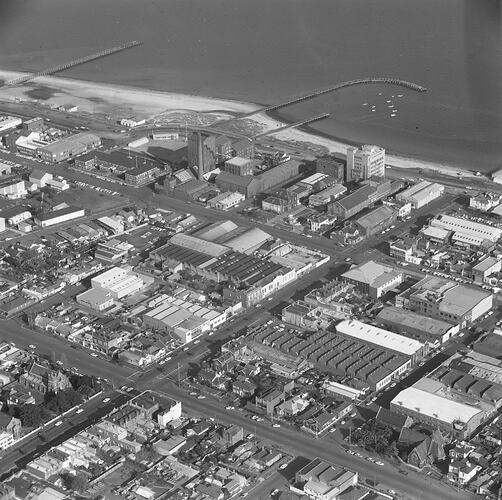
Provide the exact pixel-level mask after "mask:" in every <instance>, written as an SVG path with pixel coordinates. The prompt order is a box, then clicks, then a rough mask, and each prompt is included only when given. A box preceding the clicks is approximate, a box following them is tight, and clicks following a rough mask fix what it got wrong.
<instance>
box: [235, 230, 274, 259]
mask: <svg viewBox="0 0 502 500" xmlns="http://www.w3.org/2000/svg"><path fill="white" fill-rule="evenodd" d="M271 238H272V237H271V236H270V234H268V233H266V232H265V231H262V230H261V229H260V228H258V227H253V228H252V229H249V230H248V231H246V232H245V233H243V234H240V235H239V236H236V237H235V238H232V239H231V240H229V241H226V242H225V245H226V246H228V247H230V248H231V249H232V250H235V251H236V252H243V253H247V252H248V251H250V250H254V249H256V248H258V247H259V246H261V245H263V243H265V242H266V241H268V240H270V239H271Z"/></svg>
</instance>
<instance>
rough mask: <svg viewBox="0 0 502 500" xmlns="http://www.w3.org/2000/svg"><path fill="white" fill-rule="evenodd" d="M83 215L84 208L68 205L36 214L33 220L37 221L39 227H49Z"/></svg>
mask: <svg viewBox="0 0 502 500" xmlns="http://www.w3.org/2000/svg"><path fill="white" fill-rule="evenodd" d="M84 215H85V210H84V209H83V208H78V207H71V206H70V207H66V208H61V209H60V210H54V211H53V212H47V213H45V214H40V215H37V216H36V218H35V222H37V223H38V224H39V225H40V226H41V227H49V226H54V225H55V224H60V223H62V222H67V221H70V220H73V219H78V218H79V217H83V216H84Z"/></svg>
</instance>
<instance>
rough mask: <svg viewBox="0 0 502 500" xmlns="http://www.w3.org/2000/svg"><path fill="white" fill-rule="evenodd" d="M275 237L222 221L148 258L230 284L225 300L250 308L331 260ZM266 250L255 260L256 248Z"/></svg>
mask: <svg viewBox="0 0 502 500" xmlns="http://www.w3.org/2000/svg"><path fill="white" fill-rule="evenodd" d="M274 243H275V242H274V240H273V238H272V237H271V236H270V235H268V234H267V233H265V232H264V231H262V230H261V229H258V228H252V229H245V228H241V227H238V226H236V225H235V224H233V223H232V222H230V221H223V222H218V223H215V224H212V225H210V226H209V227H207V228H204V229H202V230H200V231H199V232H198V233H196V234H195V235H187V234H176V235H175V236H173V237H172V238H171V240H170V242H169V243H167V244H166V245H164V246H162V247H160V248H158V249H156V250H154V251H153V252H151V253H150V258H151V259H152V260H153V262H154V263H155V264H157V265H159V264H160V265H161V266H162V268H163V269H165V270H166V269H168V270H170V271H171V272H179V271H181V270H183V269H188V270H192V271H194V272H196V273H197V274H199V275H200V276H203V277H204V278H206V279H210V280H212V281H216V282H218V283H221V282H226V283H227V285H228V287H227V288H225V289H224V297H225V298H226V299H228V300H231V301H234V302H239V301H240V302H242V304H243V305H244V306H249V305H252V304H256V303H258V302H260V301H261V300H262V299H263V298H264V297H267V296H269V295H271V294H272V293H274V292H275V291H276V290H278V289H280V288H282V287H283V286H285V285H287V284H288V283H291V282H292V281H294V280H295V279H296V278H297V277H298V276H301V275H302V274H304V273H305V272H308V271H310V270H312V269H314V268H316V267H318V266H320V265H322V264H324V263H326V262H328V261H329V257H328V256H326V255H324V254H321V253H319V252H315V251H311V250H308V249H306V248H303V247H301V248H299V247H295V246H292V245H289V244H287V243H278V244H275V245H274ZM262 248H264V249H265V251H264V252H262V253H261V255H260V256H257V255H254V253H255V252H256V251H257V250H258V249H262Z"/></svg>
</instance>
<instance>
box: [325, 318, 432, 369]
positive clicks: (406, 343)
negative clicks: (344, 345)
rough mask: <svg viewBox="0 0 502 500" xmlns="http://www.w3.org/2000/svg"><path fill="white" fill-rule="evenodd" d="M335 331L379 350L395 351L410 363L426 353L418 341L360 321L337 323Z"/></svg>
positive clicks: (418, 359)
mask: <svg viewBox="0 0 502 500" xmlns="http://www.w3.org/2000/svg"><path fill="white" fill-rule="evenodd" d="M335 329H336V332H337V333H338V334H339V335H345V336H346V337H350V338H351V339H352V338H354V339H357V340H358V341H360V342H365V343H367V344H371V345H373V346H376V347H378V348H381V349H386V350H389V351H395V352H396V353H398V354H400V355H402V356H406V357H408V358H409V359H410V360H411V362H412V363H416V362H418V361H420V360H421V359H422V358H423V357H424V356H425V355H426V354H427V351H428V348H427V346H426V345H425V344H424V343H422V342H419V341H418V340H415V339H412V338H409V337H405V336H404V335H399V334H397V333H393V332H390V331H389V330H384V329H383V328H378V327H376V326H373V325H368V324H366V323H362V322H361V321H356V320H344V321H341V322H340V323H338V324H337V325H336V326H335Z"/></svg>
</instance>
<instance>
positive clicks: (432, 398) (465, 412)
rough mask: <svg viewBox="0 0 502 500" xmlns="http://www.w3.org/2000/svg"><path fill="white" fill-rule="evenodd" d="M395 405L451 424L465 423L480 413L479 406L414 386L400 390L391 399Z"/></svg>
mask: <svg viewBox="0 0 502 500" xmlns="http://www.w3.org/2000/svg"><path fill="white" fill-rule="evenodd" d="M391 403H392V404H394V405H396V407H398V406H399V407H401V408H407V409H410V410H413V411H418V412H419V413H421V414H422V415H426V416H428V417H432V418H436V419H438V420H440V421H442V422H446V423H448V424H453V422H455V421H460V422H464V423H467V422H469V420H471V419H472V418H473V417H475V416H476V415H478V414H479V413H481V410H480V409H479V408H475V407H473V406H470V405H466V404H463V403H459V402H457V401H453V400H451V399H448V398H445V397H442V396H438V395H437V394H431V393H430V392H426V391H422V390H421V389H417V388H416V387H408V388H406V389H404V390H403V391H401V392H400V393H399V394H398V395H397V396H396V397H395V398H394V399H393V400H392V401H391Z"/></svg>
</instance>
